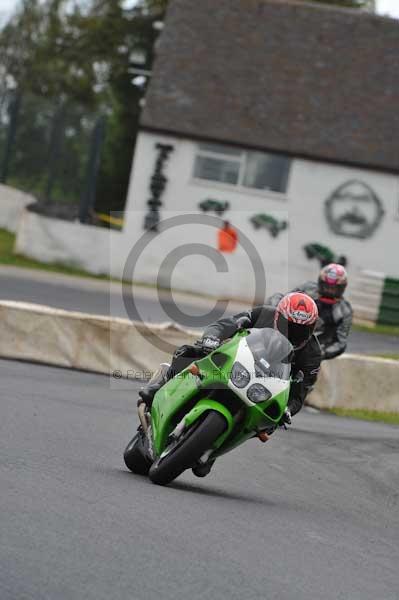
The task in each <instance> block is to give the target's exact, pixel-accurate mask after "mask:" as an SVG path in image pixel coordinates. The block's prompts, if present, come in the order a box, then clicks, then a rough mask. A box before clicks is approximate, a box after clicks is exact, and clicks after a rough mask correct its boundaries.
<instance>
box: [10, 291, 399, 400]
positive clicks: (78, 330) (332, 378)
mask: <svg viewBox="0 0 399 600" xmlns="http://www.w3.org/2000/svg"><path fill="white" fill-rule="evenodd" d="M198 335H199V334H198V332H192V331H188V330H184V329H182V328H179V327H175V326H172V325H171V324H167V323H166V324H162V325H149V324H143V323H136V322H131V321H128V320H126V319H116V318H109V317H94V316H92V315H86V314H83V313H74V312H68V311H65V310H60V309H54V308H49V307H46V306H38V305H33V304H31V305H30V304H26V303H22V302H6V301H0V357H3V358H13V359H20V360H31V361H35V362H41V363H45V364H50V365H56V366H61V367H68V368H75V369H84V370H88V371H94V372H98V373H105V374H107V375H112V374H114V373H115V372H116V373H117V374H118V378H119V375H120V376H121V377H127V378H133V377H136V378H137V377H140V378H148V377H149V376H150V375H151V373H152V372H153V371H154V370H155V369H156V368H157V367H158V365H159V363H161V362H164V361H167V362H169V361H170V357H171V353H172V351H173V349H174V348H175V347H177V346H179V345H181V344H183V343H193V342H194V340H195V339H197V338H198ZM309 400H310V402H311V403H312V404H313V405H315V406H318V407H320V408H333V407H343V408H362V409H367V410H379V411H389V412H399V361H394V360H385V359H381V358H380V359H378V358H376V359H374V358H370V357H363V356H354V355H352V356H351V355H345V356H343V357H340V358H338V359H336V360H332V361H325V362H324V363H323V365H322V371H321V375H320V378H319V381H318V384H317V386H316V389H315V390H314V391H313V392H312V394H311V396H310V397H309Z"/></svg>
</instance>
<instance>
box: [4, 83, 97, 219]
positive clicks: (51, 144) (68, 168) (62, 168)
mask: <svg viewBox="0 0 399 600" xmlns="http://www.w3.org/2000/svg"><path fill="white" fill-rule="evenodd" d="M105 125H106V120H105V117H104V116H103V115H99V114H93V113H90V112H88V110H87V109H85V108H83V107H82V106H79V105H78V104H72V103H70V102H63V101H62V100H60V101H59V102H54V100H49V99H47V98H45V97H39V96H34V95H32V94H28V93H26V94H23V93H20V92H16V91H13V92H9V91H7V92H5V93H1V92H0V182H1V183H6V184H8V185H10V186H14V187H17V188H19V189H22V190H24V191H27V192H29V193H31V194H33V195H34V196H35V197H36V198H37V199H38V210H39V211H41V212H45V213H47V214H50V215H54V216H59V217H61V218H66V219H77V218H78V219H79V220H80V221H81V222H90V221H92V217H91V215H92V213H93V207H94V203H95V195H96V181H97V176H98V171H99V166H100V155H101V148H102V145H103V141H104V135H105Z"/></svg>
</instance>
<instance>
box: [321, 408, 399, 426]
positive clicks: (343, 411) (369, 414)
mask: <svg viewBox="0 0 399 600" xmlns="http://www.w3.org/2000/svg"><path fill="white" fill-rule="evenodd" d="M328 412H330V413H333V414H334V415H338V416H339V417H352V418H353V419H362V420H363V421H379V422H381V423H389V424H390V425H399V413H385V412H380V411H377V410H363V409H350V408H331V409H329V410H328Z"/></svg>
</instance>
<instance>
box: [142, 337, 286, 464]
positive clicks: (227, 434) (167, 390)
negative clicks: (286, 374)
mask: <svg viewBox="0 0 399 600" xmlns="http://www.w3.org/2000/svg"><path fill="white" fill-rule="evenodd" d="M245 335H247V332H240V333H238V334H236V335H235V336H234V337H233V338H232V339H231V340H229V341H228V342H226V343H225V344H223V346H222V347H221V348H219V349H218V350H216V351H214V352H213V353H212V354H210V355H208V356H207V357H205V358H203V359H201V360H198V361H196V362H195V364H196V365H197V366H198V367H199V369H200V372H201V378H199V377H197V376H194V375H192V374H191V373H190V372H189V371H188V369H186V370H184V371H182V373H180V374H178V375H176V377H174V378H173V379H171V380H170V381H169V382H168V383H166V384H165V385H164V386H163V387H162V388H161V389H160V390H159V391H158V392H157V394H156V395H155V397H154V402H153V405H152V409H151V418H152V438H153V446H154V451H155V454H156V455H157V456H159V455H160V454H161V453H162V452H163V451H164V449H165V448H166V446H167V441H168V437H169V435H170V433H171V432H172V431H173V429H174V428H175V427H176V425H177V424H178V423H179V422H181V421H182V419H183V418H184V421H185V425H186V426H191V425H193V424H194V423H195V421H197V420H198V419H200V417H201V416H202V415H204V413H206V412H208V411H212V410H213V411H217V412H219V413H220V414H222V415H223V416H224V417H225V419H226V424H227V428H226V430H225V431H224V432H223V434H222V435H221V436H220V437H219V438H218V439H217V440H216V441H215V443H214V445H213V448H214V452H213V454H212V458H216V457H217V456H219V455H221V454H224V453H225V452H227V451H229V450H231V449H232V448H234V447H236V446H238V445H240V444H242V443H243V442H245V441H246V440H247V439H249V438H251V437H253V436H254V435H256V433H255V432H256V431H261V430H265V429H269V428H270V429H274V428H275V427H276V426H277V424H278V422H279V421H280V419H281V416H282V414H283V412H284V410H285V408H286V407H287V403H288V397H289V384H288V385H287V388H286V389H285V390H283V391H282V392H280V393H279V394H277V395H275V396H274V397H272V398H270V399H269V400H266V401H264V402H261V403H258V404H256V405H253V406H248V405H245V404H244V403H243V402H242V400H240V399H239V398H238V402H240V401H241V402H242V406H243V407H244V408H245V414H244V417H243V419H242V421H240V422H238V423H236V422H235V419H234V416H233V414H232V413H231V412H230V410H229V408H228V407H227V406H225V404H223V401H220V402H218V400H217V395H216V397H212V398H210V397H209V394H210V392H211V391H214V389H215V387H217V386H222V389H224V390H227V389H229V388H228V383H229V380H230V373H231V370H232V367H233V364H234V362H235V360H236V354H237V350H238V347H239V342H240V340H241V338H242V337H243V336H245ZM219 353H222V354H223V355H224V357H225V358H226V360H225V362H224V364H223V367H222V368H219V367H218V366H217V365H215V363H214V362H213V359H214V360H216V357H217V355H218V354H219ZM230 392H231V393H232V394H234V391H232V390H231V388H230ZM271 405H273V418H272V417H271V416H267V415H266V414H265V410H266V411H267V409H268V407H270V406H271ZM234 429H235V431H233V430H234ZM232 433H233V435H231V434H232Z"/></svg>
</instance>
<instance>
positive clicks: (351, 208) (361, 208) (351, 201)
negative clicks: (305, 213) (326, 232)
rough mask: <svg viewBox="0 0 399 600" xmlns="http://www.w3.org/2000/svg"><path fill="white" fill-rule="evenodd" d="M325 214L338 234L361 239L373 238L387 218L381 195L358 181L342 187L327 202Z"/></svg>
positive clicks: (332, 228)
mask: <svg viewBox="0 0 399 600" xmlns="http://www.w3.org/2000/svg"><path fill="white" fill-rule="evenodd" d="M325 211H326V218H327V222H328V224H329V226H330V229H331V230H332V231H333V232H334V233H336V234H337V235H343V236H346V237H354V238H360V239H365V238H368V237H371V236H372V235H373V233H374V231H375V230H376V229H377V228H378V226H379V225H380V223H381V220H382V218H383V216H384V208H383V205H382V202H381V200H380V199H379V197H378V196H377V194H376V193H375V192H374V190H373V189H372V188H371V187H370V186H369V185H367V183H363V182H362V181H357V180H352V181H348V182H347V183H344V184H342V185H341V186H339V188H337V189H336V190H335V191H334V192H333V193H332V194H331V196H329V198H328V199H327V200H326V205H325Z"/></svg>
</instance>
